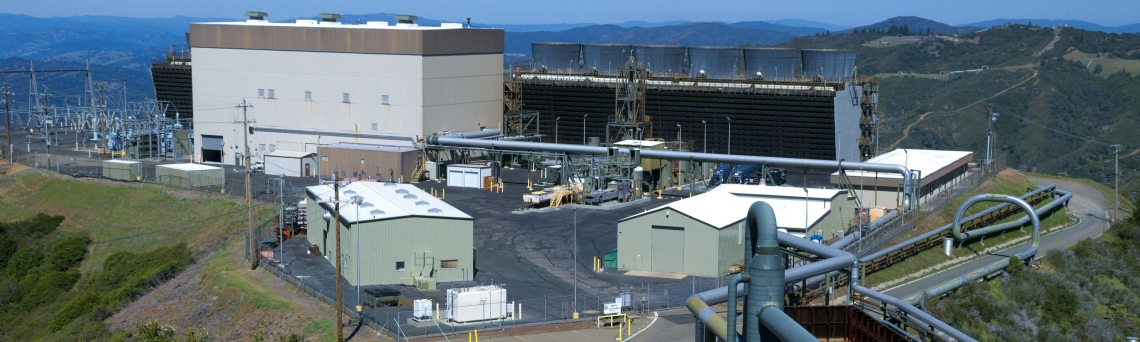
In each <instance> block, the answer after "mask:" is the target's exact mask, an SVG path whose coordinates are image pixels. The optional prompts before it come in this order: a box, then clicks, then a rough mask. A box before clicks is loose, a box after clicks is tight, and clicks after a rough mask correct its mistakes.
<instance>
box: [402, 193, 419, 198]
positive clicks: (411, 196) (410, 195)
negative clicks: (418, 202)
mask: <svg viewBox="0 0 1140 342" xmlns="http://www.w3.org/2000/svg"><path fill="white" fill-rule="evenodd" d="M417 198H419V197H416V195H412V194H407V195H404V199H417Z"/></svg>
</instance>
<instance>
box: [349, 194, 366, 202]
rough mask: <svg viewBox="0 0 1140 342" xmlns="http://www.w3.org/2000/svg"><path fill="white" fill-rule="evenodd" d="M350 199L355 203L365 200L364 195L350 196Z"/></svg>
mask: <svg viewBox="0 0 1140 342" xmlns="http://www.w3.org/2000/svg"><path fill="white" fill-rule="evenodd" d="M349 199H350V200H352V202H353V203H356V202H364V197H363V196H352V197H349Z"/></svg>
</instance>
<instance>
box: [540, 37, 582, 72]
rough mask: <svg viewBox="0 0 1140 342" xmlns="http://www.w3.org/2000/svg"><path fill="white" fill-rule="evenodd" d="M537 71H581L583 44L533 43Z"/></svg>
mask: <svg viewBox="0 0 1140 342" xmlns="http://www.w3.org/2000/svg"><path fill="white" fill-rule="evenodd" d="M530 50H531V53H532V55H533V56H534V68H535V70H536V71H545V72H549V73H558V74H577V73H579V72H581V67H582V66H581V61H582V57H581V56H582V44H578V43H531V44H530Z"/></svg>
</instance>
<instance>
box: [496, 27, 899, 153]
mask: <svg viewBox="0 0 1140 342" xmlns="http://www.w3.org/2000/svg"><path fill="white" fill-rule="evenodd" d="M532 50H533V56H534V69H533V70H529V71H526V70H516V71H515V73H514V77H513V78H512V79H511V80H509V81H508V82H507V85H506V87H505V89H506V91H507V96H506V97H507V99H508V101H507V103H506V106H507V109H508V115H510V113H511V111H514V112H520V111H537V112H538V113H539V115H540V120H539V121H541V122H542V123H543V124H542V125H541V127H539V132H540V133H541V134H542V137H541V139H542V141H545V142H560V143H572V144H586V140H587V138H588V137H603V138H602V140H603V141H604V142H606V143H613V142H616V141H618V140H625V139H649V138H658V139H660V138H664V139H666V140H675V139H677V138H675V137H679V140H681V141H683V142H684V144H682V146H688V147H689V148H691V150H692V151H698V152H709V153H726V154H741V155H757V156H772V157H789V158H807V159H823V160H847V161H861V160H866V159H869V158H871V157H872V156H874V154H875V151H874V139H875V137H874V131H875V130H874V125H875V122H874V117H875V110H876V106H875V103H876V102H877V85H875V84H874V82H863V81H857V80H856V79H855V74H854V64H855V53H854V52H853V51H842V50H790V49H771V48H739V47H684V46H660V45H649V46H632V45H613V44H607V45H598V44H575V43H535V44H533V45H532ZM615 103H616V107H617V108H618V109H617V110H615ZM623 111H625V112H636V114H634V115H628V114H623ZM623 116H624V117H623ZM622 121H625V122H622ZM623 124H624V125H626V126H628V127H635V128H634V129H635V130H636V131H637V133H636V135H633V136H630V135H626V136H620V137H617V139H614V137H615V134H614V131H615V130H617V129H618V127H617V126H620V125H623ZM734 133H735V134H734Z"/></svg>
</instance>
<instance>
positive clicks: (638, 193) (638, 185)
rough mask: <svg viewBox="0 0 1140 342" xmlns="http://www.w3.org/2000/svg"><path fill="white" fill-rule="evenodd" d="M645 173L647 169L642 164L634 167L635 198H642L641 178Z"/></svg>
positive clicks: (633, 185)
mask: <svg viewBox="0 0 1140 342" xmlns="http://www.w3.org/2000/svg"><path fill="white" fill-rule="evenodd" d="M644 173H645V169H643V168H641V167H640V166H638V167H635V168H633V184H632V187H633V199H641V179H642V177H644V175H643V174H644Z"/></svg>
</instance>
